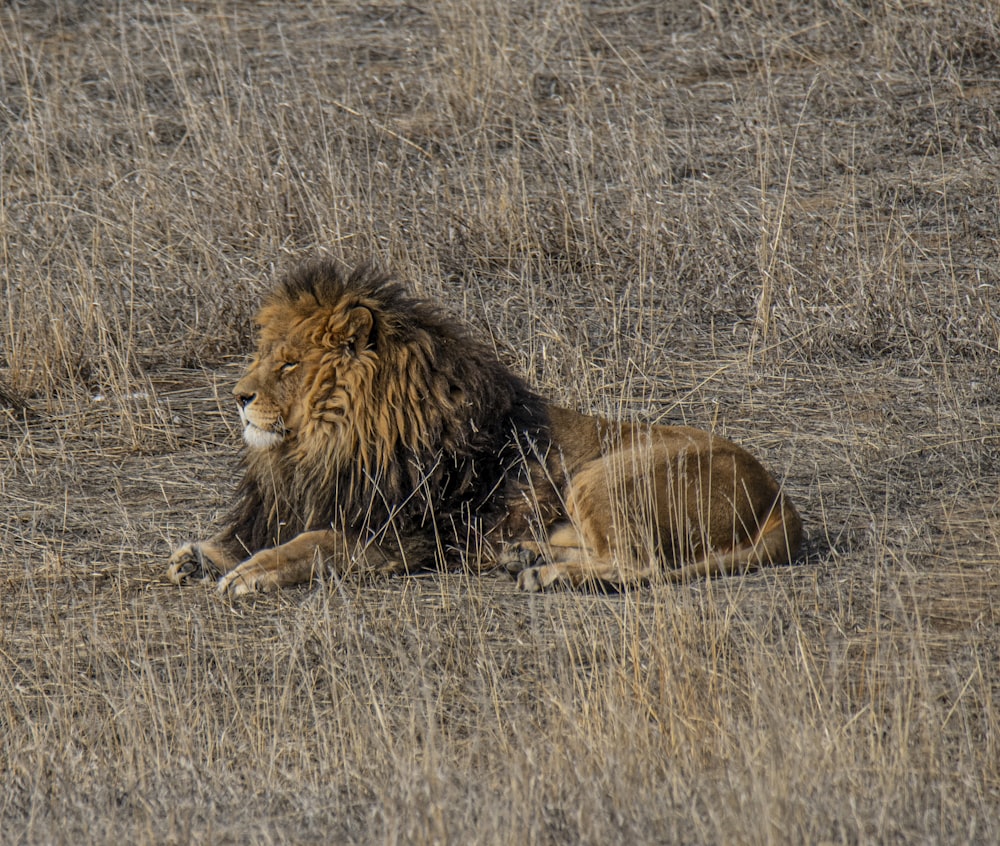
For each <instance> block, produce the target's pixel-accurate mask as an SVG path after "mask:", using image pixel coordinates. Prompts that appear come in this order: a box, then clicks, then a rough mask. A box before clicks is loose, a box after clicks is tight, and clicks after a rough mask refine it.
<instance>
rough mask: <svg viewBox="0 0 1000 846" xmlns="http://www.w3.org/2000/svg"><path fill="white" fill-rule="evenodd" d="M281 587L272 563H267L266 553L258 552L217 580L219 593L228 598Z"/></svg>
mask: <svg viewBox="0 0 1000 846" xmlns="http://www.w3.org/2000/svg"><path fill="white" fill-rule="evenodd" d="M279 587H281V584H280V582H279V581H278V578H277V571H276V568H275V567H274V565H273V563H272V562H270V561H268V553H267V552H258V553H257V554H256V555H255V556H254V557H253V558H250V559H249V560H247V561H244V562H243V563H242V564H240V566H239V567H237V568H236V569H235V570H230V571H229V572H228V573H226V575H224V576H223V577H222V578H221V579H219V586H218V591H219V593H224V594H228V595H229V596H243V595H244V594H247V593H257V592H259V591H265V590H275V589H276V588H279Z"/></svg>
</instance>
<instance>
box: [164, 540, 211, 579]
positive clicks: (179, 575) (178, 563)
mask: <svg viewBox="0 0 1000 846" xmlns="http://www.w3.org/2000/svg"><path fill="white" fill-rule="evenodd" d="M206 546H207V545H206V544H201V543H186V544H184V545H183V546H181V547H178V548H177V549H175V550H174V553H173V555H171V556H170V561H169V562H168V565H167V578H168V579H170V581H172V582H173V583H174V584H175V585H182V584H184V583H185V582H198V581H200V582H214V581H215V580H216V579H217V578H219V574H220V573H221V572H222V569H221V568H220V567H219V565H218V564H217V563H216V562H215V561H213V560H212V558H211V553H210V552H209V551H208V550H206V548H205V547H206Z"/></svg>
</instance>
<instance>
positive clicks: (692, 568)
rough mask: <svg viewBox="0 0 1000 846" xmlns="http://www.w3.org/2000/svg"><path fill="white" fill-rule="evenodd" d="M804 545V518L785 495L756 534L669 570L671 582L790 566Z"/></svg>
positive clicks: (780, 496) (772, 508)
mask: <svg viewBox="0 0 1000 846" xmlns="http://www.w3.org/2000/svg"><path fill="white" fill-rule="evenodd" d="M801 546H802V518H801V517H799V513H798V511H796V510H795V506H794V505H792V503H791V502H790V501H789V500H788V498H787V497H786V496H785V495H784V494H779V495H778V498H777V500H775V502H774V504H773V505H772V506H771V508H770V511H769V512H768V514H767V517H766V518H765V519H764V521H763V523H762V524H761V526H760V529H758V530H757V534H756V535H755V536H754V537H753V538H752V539H751V540H748V541H747V542H746V543H744V544H742V545H741V546H737V547H735V548H734V549H731V550H728V551H726V552H718V551H712V552H709V553H708V554H706V555H704V556H703V557H702V558H700V559H698V560H697V561H692V562H691V563H689V564H684V565H682V566H680V567H678V568H676V569H673V570H668V571H667V573H666V575H667V578H669V580H670V581H672V582H686V581H690V580H691V579H698V578H711V577H714V576H731V575H734V574H736V573H745V572H746V571H748V570H753V569H755V568H757V567H761V566H764V565H768V564H770V565H775V566H781V565H782V564H790V563H791V562H792V560H794V558H795V556H796V555H797V554H798V551H799V548H800V547H801Z"/></svg>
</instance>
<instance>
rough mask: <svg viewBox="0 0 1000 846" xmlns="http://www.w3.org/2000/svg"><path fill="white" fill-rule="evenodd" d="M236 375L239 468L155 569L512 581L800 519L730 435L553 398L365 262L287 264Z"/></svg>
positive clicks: (676, 567) (763, 550) (749, 554)
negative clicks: (453, 573)
mask: <svg viewBox="0 0 1000 846" xmlns="http://www.w3.org/2000/svg"><path fill="white" fill-rule="evenodd" d="M257 325H258V328H259V337H258V344H257V349H256V354H255V355H254V357H253V358H252V360H251V362H250V364H249V366H248V368H247V370H246V372H245V373H244V375H243V376H242V378H241V379H240V380H239V382H238V383H237V384H236V387H235V388H234V391H233V393H234V394H235V397H236V400H237V405H238V410H239V415H240V420H241V422H242V425H243V439H244V441H245V447H246V448H245V450H244V451H243V453H242V458H241V461H242V471H243V472H242V481H241V482H240V484H239V488H238V492H237V495H236V502H235V505H234V507H233V508H232V511H231V512H230V514H229V515H228V517H227V519H226V520H225V521H224V524H223V527H222V528H221V530H220V531H219V532H218V533H217V534H216V535H215V536H214V537H212V538H210V539H209V540H204V541H200V542H193V543H188V544H185V545H183V546H181V547H180V548H179V549H177V550H176V551H175V552H174V553H173V555H172V556H171V558H170V561H169V565H168V570H167V575H168V578H169V579H170V580H171V581H173V582H175V583H177V584H181V583H184V582H189V581H196V580H201V581H217V585H218V590H219V591H220V592H222V593H225V594H229V595H240V594H244V593H250V592H254V591H264V590H270V589H276V588H283V587H286V586H290V585H296V584H300V583H306V582H309V581H311V580H313V579H316V578H322V577H324V575H331V576H334V577H337V578H340V577H343V576H346V575H347V574H350V573H365V574H377V573H398V572H414V571H418V570H427V569H436V568H455V567H461V566H469V567H472V568H479V569H489V568H492V567H496V566H501V567H503V568H505V569H506V570H507V571H508V572H509V573H511V575H512V576H514V577H515V578H516V580H517V585H518V587H519V588H520V589H521V590H524V591H540V590H543V589H546V588H549V587H551V586H555V585H568V586H573V587H576V586H581V585H585V584H594V585H600V584H603V585H609V586H618V587H622V586H626V585H633V584H636V585H637V584H642V583H647V582H649V581H650V580H653V579H655V578H659V577H662V578H665V579H667V580H669V581H684V580H687V579H692V578H695V577H712V576H718V575H731V574H737V573H742V572H745V571H748V570H750V569H753V568H756V567H758V566H761V565H766V564H772V565H778V564H785V563H789V562H791V561H792V560H793V559H794V557H795V556H796V554H797V553H798V551H799V547H800V544H801V539H802V523H801V520H800V518H799V515H798V513H797V511H796V510H795V508H794V506H793V505H792V504H791V503H790V502H789V500H788V498H787V497H786V496H785V494H784V493H783V492H782V490H781V486H780V485H779V484H778V482H777V481H776V480H775V478H774V477H773V476H772V475H771V474H769V473H768V472H767V471H766V470H765V469H764V467H763V466H762V465H761V464H760V462H759V461H758V460H757V459H756V458H754V457H753V456H752V455H750V453H749V452H747V451H746V450H745V449H743V448H742V447H740V446H738V445H736V444H735V443H733V442H731V441H729V440H725V439H724V438H721V437H718V436H716V435H714V434H711V433H709V432H705V431H701V430H699V429H694V428H688V427H683V426H662V425H649V424H644V423H638V422H624V423H615V422H611V421H609V420H606V419H604V418H601V417H594V416H587V415H584V414H580V413H577V412H576V411H571V410H569V409H566V408H560V407H559V406H556V405H551V404H549V403H547V402H546V401H545V400H543V399H542V398H541V397H540V396H539V395H538V394H537V393H536V392H535V391H534V390H532V389H531V388H530V387H529V386H528V385H527V384H526V383H525V382H524V381H523V380H522V379H521V378H520V377H518V376H516V375H515V374H514V373H512V372H511V371H510V370H509V369H508V368H507V367H506V366H505V365H504V364H502V363H501V362H500V360H499V358H498V357H497V355H496V354H495V353H494V351H493V349H492V347H491V346H490V345H489V344H487V343H485V342H484V341H482V340H480V339H478V338H476V337H474V336H473V335H472V333H471V331H470V330H468V329H466V328H463V327H462V326H461V325H460V324H459V323H458V322H457V321H456V320H454V319H453V318H452V317H450V316H448V315H447V314H445V313H444V312H442V311H441V310H439V309H438V308H437V307H436V306H435V305H433V304H432V303H430V302H428V301H427V300H424V299H421V298H418V297H416V296H415V295H413V294H411V293H410V292H408V291H407V289H406V288H404V286H402V285H401V284H400V283H398V282H397V281H395V280H394V279H393V278H392V277H391V276H390V275H388V274H386V273H383V272H381V271H379V270H378V269H376V268H374V267H373V266H371V265H363V266H361V267H359V268H358V269H356V270H354V271H353V272H351V273H350V274H345V273H342V272H341V271H340V270H339V269H338V267H337V266H336V265H335V264H333V263H332V262H327V261H320V262H314V263H312V264H308V265H306V266H305V267H302V268H300V269H299V270H297V271H295V272H293V273H291V274H290V275H289V276H287V278H285V279H284V280H283V281H282V282H280V284H278V285H277V287H276V288H275V289H274V291H273V292H272V293H271V294H270V295H269V296H268V297H267V299H266V300H265V302H264V304H263V305H262V307H261V309H260V311H259V312H258V315H257Z"/></svg>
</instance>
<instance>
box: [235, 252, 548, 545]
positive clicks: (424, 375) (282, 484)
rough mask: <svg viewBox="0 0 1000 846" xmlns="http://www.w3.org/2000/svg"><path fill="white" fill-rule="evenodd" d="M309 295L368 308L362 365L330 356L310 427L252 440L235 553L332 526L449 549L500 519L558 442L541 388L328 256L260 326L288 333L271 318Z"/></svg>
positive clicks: (367, 271) (424, 307)
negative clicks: (347, 367)
mask: <svg viewBox="0 0 1000 846" xmlns="http://www.w3.org/2000/svg"><path fill="white" fill-rule="evenodd" d="M303 300H308V301H309V302H310V307H311V308H313V307H314V308H315V309H319V310H321V311H322V312H323V313H324V314H325V316H326V317H327V322H328V324H329V325H336V323H337V320H338V319H339V318H340V317H341V316H345V315H347V314H348V313H349V312H350V311H351V309H354V308H356V307H358V306H363V307H364V308H366V309H368V310H369V311H370V312H371V314H372V317H373V324H372V329H371V332H370V334H369V336H368V339H367V346H366V348H365V349H364V350H359V351H358V357H359V359H362V360H363V362H364V364H365V366H364V367H355V368H353V370H352V371H351V374H350V376H349V378H345V377H344V375H343V374H341V373H340V372H338V370H337V367H336V364H335V362H333V358H332V357H330V361H331V362H332V363H330V364H329V365H328V371H327V372H324V373H323V378H322V380H321V381H320V382H318V383H317V386H316V387H314V389H313V390H312V391H310V392H309V393H308V394H307V395H303V396H301V397H298V398H297V400H296V401H297V402H300V403H306V404H307V405H308V409H307V411H308V415H307V417H308V418H309V420H310V421H311V424H310V426H309V427H307V428H304V429H303V430H302V431H301V432H300V433H299V434H298V437H297V438H296V439H294V440H289V441H287V442H284V443H282V444H280V445H278V446H277V447H275V448H273V449H267V450H244V453H243V456H242V458H241V461H242V471H243V478H242V482H241V484H240V487H239V491H238V495H237V500H236V504H235V507H234V509H233V511H232V512H231V514H230V518H229V520H228V521H227V524H228V526H229V527H230V528H229V529H228V530H227V533H226V534H227V535H228V537H227V538H225V541H227V542H228V545H229V546H230V548H231V549H232V551H233V552H234V554H238V553H239V552H240V551H251V552H252V551H255V550H259V549H263V548H265V547H271V546H276V545H278V544H279V543H281V542H283V541H284V540H288V539H290V538H292V537H294V536H295V535H297V534H299V533H300V532H303V531H307V530H311V529H329V528H333V529H335V530H337V531H340V532H343V533H344V534H345V535H346V536H347V537H349V538H353V539H355V540H359V541H361V542H365V541H367V540H377V541H378V542H379V543H381V544H386V543H392V540H393V538H392V536H393V535H406V536H410V537H413V536H424V537H426V538H427V539H428V549H433V554H434V555H435V556H437V557H439V558H440V556H441V554H442V553H444V556H445V557H446V558H447V557H448V554H447V553H448V551H449V550H451V549H457V548H460V547H461V546H462V545H463V544H464V543H466V542H467V537H468V530H469V527H470V526H472V525H475V526H476V527H477V528H478V529H479V530H480V531H483V532H486V533H488V532H489V531H490V530H491V529H492V528H494V527H495V526H497V525H498V524H499V523H500V522H501V521H502V520H503V519H504V518H505V517H506V515H507V511H508V505H509V504H510V503H509V500H510V499H511V498H512V497H520V496H523V491H524V490H525V489H526V486H527V484H529V480H528V479H527V478H526V475H527V470H526V469H525V468H526V466H527V465H526V462H525V461H524V458H525V456H526V455H529V454H530V455H532V456H534V457H539V456H542V455H544V454H545V453H546V452H547V450H548V448H549V443H548V437H549V435H548V432H549V426H548V414H547V411H546V406H545V403H544V402H543V401H542V399H541V398H540V397H539V396H538V395H536V394H535V393H534V392H533V391H531V390H530V389H529V388H528V387H527V385H526V384H525V383H524V382H523V381H522V380H521V379H519V378H518V377H516V376H514V375H513V374H512V373H511V372H510V371H509V370H508V369H507V368H506V367H504V366H503V365H502V364H501V363H500V362H499V361H498V360H497V357H496V355H495V353H494V352H493V350H492V349H490V348H489V347H487V346H486V345H485V344H483V343H482V342H480V341H479V340H477V339H475V338H473V337H471V336H470V335H469V334H468V333H467V332H466V331H464V330H463V329H462V328H460V326H458V325H457V324H456V322H455V321H454V320H453V319H450V318H448V317H446V316H444V315H443V314H441V313H440V312H439V311H438V310H437V309H436V308H434V307H433V306H431V305H429V304H428V303H426V302H424V301H421V300H418V299H415V298H412V297H410V296H409V295H408V294H407V292H406V291H405V289H404V288H402V287H401V286H400V285H398V284H396V283H395V282H393V281H392V280H391V278H390V277H389V276H387V275H385V274H383V273H381V272H379V271H377V270H375V269H373V268H371V267H368V266H364V267H361V268H359V269H357V270H355V271H353V272H352V273H351V274H350V275H349V276H345V275H343V274H342V273H341V272H340V271H339V270H338V269H337V267H336V266H335V265H334V264H332V263H329V262H317V263H314V264H311V265H307V266H306V267H304V268H302V269H301V270H299V271H297V272H296V273H294V274H292V275H291V276H289V277H287V278H286V279H285V280H284V282H283V283H282V284H281V285H280V286H279V287H278V288H277V289H276V290H275V291H274V292H273V293H272V294H271V296H270V297H269V298H268V300H267V302H266V303H265V305H264V307H263V308H262V309H261V312H260V315H261V322H262V328H265V327H266V328H268V329H269V330H271V331H276V332H279V333H280V332H281V331H282V330H283V329H284V328H286V327H283V326H281V325H278V326H274V325H268V321H269V320H275V319H278V320H280V319H281V318H280V317H276V316H280V315H287V314H289V313H291V312H293V311H294V308H295V305H296V303H301V302H302V301H303ZM313 302H314V303H315V305H314V306H313V305H312V303H313ZM287 328H289V329H290V328H291V327H287ZM531 463H534V464H535V466H537V462H531ZM411 563H413V562H411ZM417 563H419V564H421V565H427V564H431V563H433V561H423V562H417Z"/></svg>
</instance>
